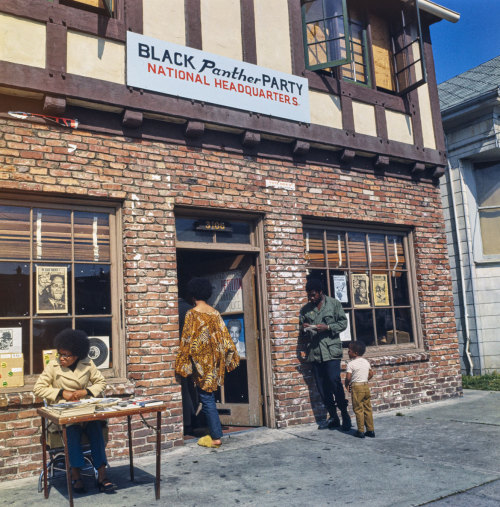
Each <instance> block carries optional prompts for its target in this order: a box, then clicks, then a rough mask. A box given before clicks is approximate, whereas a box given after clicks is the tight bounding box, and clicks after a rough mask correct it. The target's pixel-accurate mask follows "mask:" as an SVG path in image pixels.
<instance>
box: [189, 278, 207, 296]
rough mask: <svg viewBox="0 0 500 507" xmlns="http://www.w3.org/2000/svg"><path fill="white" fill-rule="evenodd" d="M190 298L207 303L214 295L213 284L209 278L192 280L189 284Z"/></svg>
mask: <svg viewBox="0 0 500 507" xmlns="http://www.w3.org/2000/svg"><path fill="white" fill-rule="evenodd" d="M186 289H187V293H188V295H189V298H193V299H195V300H197V301H205V302H207V301H208V300H209V299H210V296H211V295H212V284H211V283H210V280H209V279H208V278H192V279H191V280H189V282H188V284H187V287H186Z"/></svg>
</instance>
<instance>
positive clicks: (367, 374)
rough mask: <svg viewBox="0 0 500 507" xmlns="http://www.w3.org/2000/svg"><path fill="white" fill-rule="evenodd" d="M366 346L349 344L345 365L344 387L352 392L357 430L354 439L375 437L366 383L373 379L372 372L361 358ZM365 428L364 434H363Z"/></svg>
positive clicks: (359, 343)
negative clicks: (347, 358)
mask: <svg viewBox="0 0 500 507" xmlns="http://www.w3.org/2000/svg"><path fill="white" fill-rule="evenodd" d="M365 350H366V345H365V344H364V343H363V342H357V341H356V342H350V343H349V349H348V353H349V359H351V360H350V361H349V363H347V374H346V378H345V387H346V388H347V389H349V390H350V391H352V408H353V410H354V414H355V415H356V423H357V426H358V430H357V431H356V433H355V434H354V436H355V437H358V438H365V436H366V437H371V438H374V437H375V428H374V426H373V414H372V403H371V396H370V387H369V385H368V381H369V380H370V379H371V378H372V377H373V370H372V369H371V366H370V363H369V362H368V361H367V360H366V359H365V358H364V357H362V356H363V354H364V353H365ZM365 426H366V433H365Z"/></svg>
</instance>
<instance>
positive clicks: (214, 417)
mask: <svg viewBox="0 0 500 507" xmlns="http://www.w3.org/2000/svg"><path fill="white" fill-rule="evenodd" d="M197 389H198V396H199V397H200V401H201V411H202V412H203V415H204V416H205V419H206V420H207V424H208V430H209V432H210V436H211V437H212V440H219V438H221V437H222V426H221V424H220V419H219V412H217V407H216V405H215V395H214V393H209V392H207V391H204V390H203V389H200V388H199V387H197Z"/></svg>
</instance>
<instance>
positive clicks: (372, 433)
mask: <svg viewBox="0 0 500 507" xmlns="http://www.w3.org/2000/svg"><path fill="white" fill-rule="evenodd" d="M365 437H370V438H375V432H374V431H367V432H366V433H365Z"/></svg>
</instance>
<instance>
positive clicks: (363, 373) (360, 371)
mask: <svg viewBox="0 0 500 507" xmlns="http://www.w3.org/2000/svg"><path fill="white" fill-rule="evenodd" d="M370 369H371V366H370V363H369V362H368V361H367V360H366V359H365V358H364V357H357V358H356V359H353V360H352V361H349V362H348V363H347V373H352V377H351V383H353V384H355V383H356V382H368V374H369V372H370Z"/></svg>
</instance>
